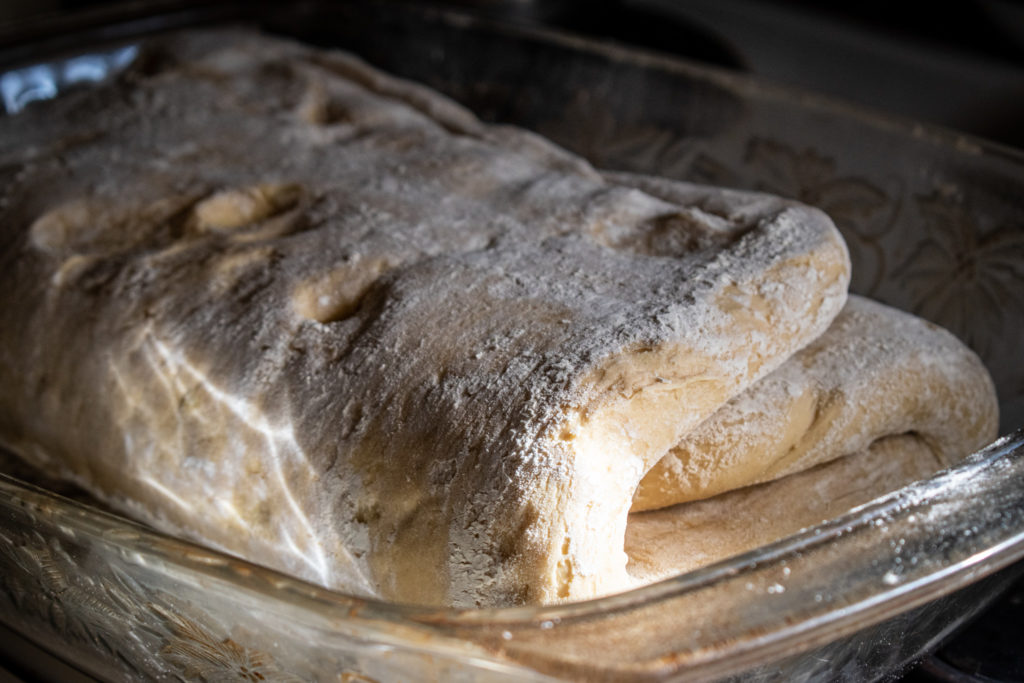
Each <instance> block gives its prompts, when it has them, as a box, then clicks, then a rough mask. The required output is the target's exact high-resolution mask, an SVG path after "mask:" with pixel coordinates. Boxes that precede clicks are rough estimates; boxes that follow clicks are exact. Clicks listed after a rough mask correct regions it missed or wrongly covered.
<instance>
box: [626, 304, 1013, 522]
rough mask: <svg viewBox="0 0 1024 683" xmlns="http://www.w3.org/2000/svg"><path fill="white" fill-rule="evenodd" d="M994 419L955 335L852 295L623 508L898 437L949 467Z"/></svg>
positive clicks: (974, 361) (773, 474) (742, 481)
mask: <svg viewBox="0 0 1024 683" xmlns="http://www.w3.org/2000/svg"><path fill="white" fill-rule="evenodd" d="M998 415H999V406H998V403H997V402H996V395H995V389H994V387H993V385H992V380H991V378H990V377H989V375H988V373H987V372H986V371H985V368H984V366H983V365H982V364H981V361H980V360H979V359H978V357H977V356H976V355H975V354H974V353H973V352H971V351H970V349H968V348H967V347H966V346H964V345H963V344H962V343H960V342H959V341H958V340H957V339H956V338H955V337H953V335H951V334H950V333H949V332H947V331H945V330H943V329H941V328H939V327H936V326H935V325H932V324H931V323H928V322H925V321H924V320H921V319H920V318H916V317H914V316H912V315H909V314H907V313H903V312H901V311H897V310H895V309H893V308H889V307H887V306H883V305H882V304H879V303H876V302H874V301H870V300H868V299H864V298H861V297H857V296H851V297H850V299H849V301H848V302H847V304H846V307H845V308H844V309H843V311H842V313H840V314H839V316H838V317H837V318H836V320H835V321H834V322H833V323H832V325H831V327H829V329H828V331H827V332H825V334H823V335H822V336H821V337H819V338H818V339H816V340H814V341H813V342H811V344H810V345H808V346H807V347H806V348H804V349H802V350H801V351H799V352H798V353H796V354H795V355H794V356H793V357H792V358H791V359H789V360H788V361H787V362H786V363H785V364H783V365H782V367H780V368H779V369H778V370H776V371H775V372H773V373H772V374H771V375H769V376H768V377H766V378H764V379H763V380H761V381H760V382H758V383H757V384H756V385H754V386H753V387H751V388H750V389H748V390H747V391H746V392H744V393H743V394H741V395H739V396H737V397H735V398H734V399H732V401H730V402H729V404H728V405H726V406H724V407H723V408H722V409H720V410H719V411H718V412H716V413H715V414H714V415H713V416H712V417H711V418H710V419H708V420H707V421H706V422H704V423H703V424H702V425H700V427H699V428H697V429H696V430H694V431H693V432H692V433H691V434H690V435H688V436H687V438H686V439H685V440H684V441H683V442H682V443H680V444H679V445H678V446H676V447H675V448H673V449H672V450H671V451H670V452H669V453H668V454H667V455H666V456H665V457H664V458H662V460H661V461H660V462H659V463H658V464H657V465H655V466H654V467H653V468H652V469H651V470H650V471H649V472H648V473H647V474H646V475H645V476H644V478H643V480H642V481H641V482H640V486H639V487H638V489H637V492H636V495H635V496H634V500H633V508H632V509H633V510H635V511H639V510H651V509H656V508H660V507H666V506H668V505H672V504H675V503H682V502H686V501H691V500H699V499H701V498H708V497H710V496H714V495H716V494H718V493H721V492H724V491H729V490H732V489H735V488H739V487H742V486H748V485H750V484H756V483H760V482H764V481H770V480H772V479H777V478H779V477H783V476H785V475H788V474H792V473H794V472H800V471H802V470H805V469H807V468H809V467H813V466H814V465H818V464H820V463H823V462H828V461H829V460H832V459H834V458H837V457H840V456H843V455H846V454H849V453H857V452H860V451H863V450H865V449H867V448H868V447H869V446H870V445H871V444H872V443H874V442H875V441H876V440H878V439H880V438H883V437H886V436H891V435H896V434H913V435H914V436H915V437H916V438H917V439H919V440H920V441H921V442H923V443H924V444H926V445H927V446H928V448H929V449H930V451H931V452H932V454H933V458H934V459H935V461H936V462H938V463H939V464H940V465H942V466H948V465H950V464H952V463H953V462H955V461H956V460H958V459H959V458H961V457H962V456H964V455H966V454H968V453H971V452H973V451H974V450H976V449H978V448H980V447H981V446H983V445H985V444H987V443H988V442H989V441H991V440H992V439H993V438H995V435H996V432H997V430H998V426H999V425H998Z"/></svg>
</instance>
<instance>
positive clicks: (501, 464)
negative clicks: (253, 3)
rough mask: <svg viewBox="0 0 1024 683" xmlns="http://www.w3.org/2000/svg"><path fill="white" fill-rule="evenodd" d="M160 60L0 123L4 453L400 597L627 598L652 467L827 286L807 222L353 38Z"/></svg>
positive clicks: (247, 43)
mask: <svg viewBox="0 0 1024 683" xmlns="http://www.w3.org/2000/svg"><path fill="white" fill-rule="evenodd" d="M163 52H164V53H166V54H171V55H174V59H173V60H172V61H171V62H170V63H169V64H168V63H161V62H160V61H159V60H158V59H157V60H155V59H143V60H142V62H141V63H142V65H143V67H144V68H140V69H138V70H136V71H134V72H132V73H131V74H129V76H128V77H127V78H126V79H124V81H123V82H122V83H120V84H118V86H117V87H111V88H97V89H94V90H90V91H87V92H83V93H78V94H75V95H71V96H68V97H64V98H61V99H59V100H57V101H54V102H51V103H43V104H40V105H37V106H34V107H32V108H30V109H29V110H28V111H27V112H26V113H25V114H24V115H21V116H16V117H11V118H9V119H7V120H5V121H3V122H0V159H2V163H0V167H2V168H3V169H6V171H5V172H6V173H7V176H8V182H7V183H6V185H7V189H8V192H7V195H6V203H5V204H4V205H3V207H2V211H3V213H2V219H0V220H2V225H3V241H2V253H0V287H2V291H4V292H5V295H4V300H3V304H2V307H0V359H2V363H0V386H2V387H3V390H2V392H0V438H2V440H3V442H4V443H5V444H7V445H8V446H10V447H11V448H12V449H13V450H15V451H17V452H18V453H20V454H22V455H23V456H24V457H26V458H27V459H29V460H31V461H33V462H35V463H37V464H39V465H41V466H44V467H46V468H48V469H50V470H54V471H59V472H61V473H62V474H63V475H64V476H66V477H69V478H71V479H73V480H75V481H77V482H79V483H81V484H82V485H84V486H85V487H87V488H88V489H90V490H91V491H93V492H94V493H96V494H97V495H98V496H99V497H101V498H102V499H103V500H105V501H107V502H108V503H109V504H111V505H113V506H115V507H117V508H120V509H123V510H126V511H128V512H129V513H131V514H132V515H134V516H136V517H138V518H140V519H143V520H145V521H147V522H149V523H150V524H153V525H155V526H157V527H159V528H162V529H166V530H169V531H171V532H173V533H177V534H181V535H184V536H186V537H190V538H194V539H199V540H201V541H203V542H205V543H208V544H210V545H213V546H215V547H219V548H222V549H225V550H227V551H230V552H233V553H236V554H238V555H241V556H244V557H246V558H249V559H251V560H254V561H256V562H260V563H263V564H266V565H268V566H271V567H275V568H278V569H282V570H285V571H288V572H290V573H293V574H296V575H298V576H302V577H305V578H308V579H310V580H313V581H315V582H318V583H321V584H324V585H328V586H332V587H335V588H339V589H343V590H346V591H349V592H353V593H358V594H364V595H377V596H381V597H384V598H387V599H389V600H396V601H405V602H417V603H431V604H438V603H447V604H457V605H503V604H519V603H529V602H554V601H561V600H572V599H579V598H585V597H589V596H593V595H598V594H603V593H609V592H613V591H617V590H621V589H623V588H626V587H629V586H631V585H632V579H631V578H630V576H629V573H628V571H627V567H626V565H627V557H626V555H625V553H624V552H623V544H624V538H625V530H626V529H625V528H626V521H627V516H628V510H629V507H630V504H631V501H632V497H633V493H634V490H635V489H636V486H637V484H638V483H639V481H640V479H641V477H642V476H643V475H644V473H645V472H646V471H647V470H648V469H649V468H650V467H651V466H652V465H653V464H654V463H656V462H657V461H659V460H660V459H661V458H662V456H663V455H665V453H666V452H667V451H668V449H669V448H670V447H671V446H673V445H674V444H676V443H678V442H679V441H680V439H681V438H682V437H683V436H684V435H685V434H686V433H687V432H688V431H690V430H691V429H692V428H693V427H694V426H696V425H697V424H699V423H701V422H702V421H703V420H704V419H705V418H707V417H708V416H709V415H711V414H712V413H713V412H714V411H715V410H716V409H717V408H718V407H719V406H721V405H722V404H723V403H724V402H725V401H727V400H728V399H729V398H730V397H732V396H734V395H736V394H738V393H739V392H741V391H743V390H744V389H745V388H746V387H748V386H749V385H750V384H751V383H752V382H754V381H756V380H757V379H758V378H760V377H761V376H763V375H764V374H766V373H768V372H770V371H771V370H773V369H774V368H775V367H777V366H778V365H779V364H780V363H782V362H783V361H784V359H786V358H787V357H789V356H790V355H791V354H792V353H793V352H794V351H796V350H797V349H799V348H801V347H803V346H804V345H806V344H807V343H808V342H810V341H811V340H812V339H814V338H816V337H817V336H818V335H820V334H821V333H822V332H823V331H824V330H825V329H826V328H827V326H828V325H829V323H830V321H831V320H832V318H833V317H834V316H835V315H836V314H837V313H838V311H839V310H840V308H841V307H842V305H843V302H844V300H845V291H846V285H847V282H848V275H849V273H848V269H849V265H848V258H847V253H846V249H845V246H844V245H843V243H842V240H841V238H840V237H839V235H838V233H837V232H836V230H835V228H834V227H833V226H832V224H831V222H830V221H829V220H828V219H827V218H826V217H825V216H824V214H822V213H821V212H819V211H817V210H815V209H811V208H808V207H804V206H801V205H798V204H795V203H792V202H787V201H783V200H780V199H777V198H773V197H768V196H765V195H751V194H742V193H727V192H720V191H717V190H714V189H708V188H699V187H695V186H689V185H682V184H673V185H671V186H672V187H673V188H675V189H676V191H678V192H680V193H682V194H684V195H685V196H686V197H687V198H688V201H687V202H686V203H679V202H674V201H671V200H666V199H662V198H658V197H656V196H653V195H651V194H648V193H645V192H642V191H640V190H637V189H635V188H631V187H628V186H627V185H624V184H621V183H616V182H611V181H608V180H606V179H604V178H603V177H602V176H600V175H599V174H597V173H596V172H594V171H593V170H592V169H590V168H589V167H588V166H587V164H586V163H585V162H583V161H582V160H580V159H578V158H576V157H574V156H572V155H570V154H568V153H567V152H565V151H563V150H560V149H558V148H556V147H554V146H552V145H551V144H549V143H547V142H545V141H543V140H542V139H540V138H538V137H536V136H533V135H531V134H529V133H526V132H524V131H521V130H517V129H512V128H505V127H493V126H485V125H483V124H481V123H480V122H478V121H477V120H476V119H475V118H473V117H472V115H470V114H469V113H468V112H466V111H464V110H463V109H461V108H460V107H458V106H457V105H455V104H453V103H452V102H450V101H448V100H446V99H444V98H442V97H441V96H439V95H436V94H434V93H431V92H429V91H426V90H424V89H423V88H421V87H418V86H413V85H410V84H407V83H404V82H401V81H398V80H396V79H393V78H390V77H388V76H385V75H383V74H380V73H378V72H376V71H374V70H373V69H371V68H369V67H367V66H365V65H363V64H362V63H360V62H358V61H357V60H355V59H353V58H351V57H349V56H346V55H343V54H340V53H333V52H320V51H316V50H314V49H311V48H306V47H302V46H300V45H296V44H292V43H288V42H284V41H278V40H272V39H269V38H264V37H260V36H256V35H252V34H246V33H223V32H213V33H194V34H189V35H184V36H178V37H175V38H172V39H169V40H168V41H167V42H166V43H164V46H163Z"/></svg>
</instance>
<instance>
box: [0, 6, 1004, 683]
mask: <svg viewBox="0 0 1024 683" xmlns="http://www.w3.org/2000/svg"><path fill="white" fill-rule="evenodd" d="M220 22H244V23H248V24H253V25H257V26H260V27H262V28H264V29H266V30H268V31H271V32H275V33H281V34H285V35H292V36H296V37H299V38H301V39H304V40H307V41H310V42H314V43H317V44H321V45H330V46H335V47H341V48H345V49H349V50H352V51H354V52H356V53H357V54H360V55H362V56H363V57H365V58H366V59H367V60H368V61H370V62H371V63H374V64H376V65H378V66H381V67H382V68H384V69H386V70H389V71H391V72H394V73H397V74H399V75H402V76H406V77H409V78H413V79H415V80H419V81H421V82H424V83H426V84H427V85H430V86H432V87H434V88H437V89H439V90H441V91H443V92H446V93H447V94H449V95H451V96H453V97H454V98H456V99H458V100H460V101H461V102H463V103H464V104H467V105H468V106H469V107H470V108H471V109H473V110H474V111H476V112H478V113H479V114H480V115H481V116H482V117H484V118H485V119H488V120H498V121H502V122H509V123H515V124H519V125H523V126H526V127H529V128H532V129H534V130H537V131H539V132H541V133H543V134H545V135H547V136H548V137H551V138H553V139H554V140H555V141H557V142H559V143H560V144H562V145H564V146H567V147H569V148H571V149H573V150H574V151H576V152H578V153H580V154H583V155H584V156H586V157H588V158H589V159H590V160H591V161H593V162H594V163H595V164H596V165H598V166H600V167H602V168H613V169H618V170H627V171H639V172H645V173H657V174H662V175H667V176H671V177H677V178H684V179H689V180H698V181H704V182H714V183H716V184H724V185H731V186H736V187H745V188H754V189H765V190H769V191H773V192H776V193H779V194H783V195H788V196H793V197H796V198H799V199H802V200H804V201H807V202H809V203H812V204H816V205H818V206H821V207H822V208H824V209H826V210H827V211H829V212H830V213H831V214H832V216H833V217H834V219H835V220H836V222H837V224H838V225H839V226H840V228H841V229H842V230H843V232H844V235H845V236H846V238H847V241H848V243H849V244H850V248H851V254H852V257H853V261H854V273H855V281H854V289H855V290H856V291H858V292H859V293H863V294H867V295H869V296H872V297H874V298H877V299H881V300H883V301H886V302H888V303H890V304H893V305H896V306H899V307H902V308H905V309H908V310H912V311H915V312H917V313H919V314H921V315H923V316H925V317H929V318H931V319H933V320H936V321H937V322H939V323H940V324H943V325H945V326H946V327H948V328H950V329H951V330H952V331H954V332H956V333H957V334H959V335H960V336H961V337H962V338H963V339H965V340H966V341H967V342H968V343H970V344H971V345H972V346H973V347H974V348H975V349H976V350H977V351H978V352H979V353H980V354H981V356H982V358H983V359H984V360H985V362H986V364H987V365H988V367H989V369H990V370H991V371H992V373H993V375H994V377H995V378H996V381H997V384H998V389H999V392H1000V397H1001V407H1002V411H1003V417H1002V425H1003V433H1005V434H1008V436H1005V437H1003V438H1002V439H1000V440H999V441H997V442H996V443H994V444H992V445H991V446H990V447H988V448H986V449H984V450H983V451H980V452H979V453H976V454H974V455H972V456H971V457H970V458H968V459H967V460H966V461H965V462H964V463H962V464H960V465H958V466H957V467H955V468H953V469H951V470H948V471H946V472H943V473H940V474H939V475H937V476H936V477H934V478H932V479H929V480H927V481H923V482H919V483H917V484H913V485H911V486H908V487H906V488H904V489H901V490H899V491H897V492H894V493H892V494H890V495H888V496H886V497H883V498H880V499H878V500H876V501H874V502H872V503H870V504H868V505H865V506H862V507H860V508H857V509H855V510H853V511H851V512H849V513H847V514H845V515H843V516H841V517H839V518H837V519H835V520H832V521H830V522H828V523H825V524H822V525H820V526H817V527H815V528H812V529H808V530H805V531H803V532H801V533H799V534H797V535H795V536H793V537H790V538H787V539H785V540H782V541H780V542H777V543H774V544H771V545H768V546H765V547H762V548H759V549H757V550H755V551H752V552H750V553H746V554H744V555H741V556H738V557H735V558H732V559H729V560H727V561H724V562H721V563H718V564H715V565H713V566H710V567H706V568H703V569H700V570H697V571H693V572H690V573H687V574H684V575H681V576H678V577H675V578H673V579H670V580H667V581H663V582H661V583H658V584H654V585H651V586H648V587H645V588H641V589H636V590H633V591H630V592H628V593H624V594H621V595H616V596H611V597H607V598H602V599H598V600H592V601H588V602H583V603H577V604H572V605H564V606H554V607H543V608H515V609H498V610H445V609H428V608H422V607H409V606H403V605H394V604H387V603H381V602H375V601H368V600H360V599H354V598H350V597H347V596H344V595H340V594H338V593H335V592H331V591H328V590H325V589H322V588H318V587H315V586H312V585H310V584H307V583H303V582H301V581H298V580H295V579H292V578H289V577H287V576H284V575H281V574H279V573H275V572H272V571H269V570H266V569H263V568H261V567H257V566H254V565H251V564H249V563H246V562H243V561H241V560H238V559H235V558H232V557H229V556H226V555H223V554H220V553H217V552H214V551H210V550H207V549H204V548H201V547H198V546H196V545H193V544H189V543H186V542H183V541H180V540H176V539H173V538H169V537H167V536H164V535H161V534H159V533H156V532H153V531H151V530H149V529H147V528H144V527H142V526H140V525H138V524H135V523H133V522H130V521H127V520H125V519H123V518H120V517H117V516H114V515H111V514H108V513H106V512H104V511H102V510H100V509H99V508H98V507H97V506H95V505H92V504H89V503H88V502H86V503H83V502H76V501H73V500H70V499H68V498H65V497H60V496H58V495H55V494H54V492H53V491H52V490H44V489H41V488H37V487H35V486H32V485H31V484H28V483H26V482H25V481H22V480H18V479H14V478H10V477H7V476H3V475H0V490H2V496H0V621H2V622H3V624H4V625H5V626H6V627H7V628H9V629H11V630H13V631H14V632H15V633H17V634H19V635H20V636H22V637H24V638H26V639H28V640H29V641H32V642H35V643H38V644H39V645H40V646H42V647H43V648H45V649H46V650H47V651H49V652H50V653H51V654H53V655H54V656H55V657H57V658H59V659H60V660H62V661H64V662H67V663H70V664H71V665H72V666H74V667H75V668H76V669H78V670H80V671H82V672H85V673H87V674H89V675H92V676H96V677H99V678H105V679H124V678H139V677H142V678H168V679H184V680H193V679H195V680H225V679H232V678H239V679H242V680H269V681H276V680H332V681H362V680H409V679H437V680H445V681H448V680H453V681H460V680H550V679H588V680H589V679H606V680H620V679H629V680H690V679H700V680H706V679H720V678H721V679H729V678H734V677H742V678H744V679H745V680H746V679H753V680H813V679H828V680H843V679H846V680H865V679H872V678H877V677H879V676H884V675H886V674H888V673H890V672H893V671H896V670H899V668H900V667H901V666H903V665H904V664H905V663H906V662H908V661H911V660H913V659H914V658H915V657H917V656H919V655H920V653H922V652H923V651H925V650H927V649H928V648H929V647H931V646H932V645H933V644H934V643H935V642H936V641H937V640H938V639H940V638H942V637H943V636H944V635H946V634H947V633H949V632H950V631H951V630H952V629H954V628H955V627H956V626H957V625H959V624H960V623H962V622H963V621H964V620H966V619H968V618H970V617H971V616H972V614H974V613H975V612H976V611H977V610H979V609H981V608H982V607H983V606H984V605H985V603H986V601H987V600H989V599H990V598H991V597H992V596H994V595H996V594H997V593H998V591H999V590H1000V589H1001V587H1002V586H1003V585H1005V584H1006V583H1007V582H1008V581H1009V580H1011V579H1012V578H1013V576H1015V573H1016V569H1017V567H1019V566H1020V565H1016V566H1014V567H1010V570H1009V571H999V570H1000V569H1003V568H1005V567H1009V566H1010V565H1012V564H1013V563H1014V562H1015V561H1016V560H1018V559H1020V558H1021V556H1022V555H1024V431H1016V432H1013V429H1015V428H1017V427H1019V426H1021V425H1024V364H1022V363H1020V355H1019V353H1020V352H1019V348H1018V341H1019V340H1020V339H1021V338H1024V336H1022V332H1024V306H1022V304H1021V303H1020V302H1019V300H1018V299H1019V298H1020V297H1018V296H1013V294H1014V293H1015V292H1017V293H1019V292H1021V291H1022V288H1021V284H1022V283H1024V155H1022V154H1020V153H1018V152H1016V151H1014V150H1010V149H1005V148H1000V147H998V146H996V145H992V144H989V143H986V142H983V141H979V140H976V139H972V138H968V137H965V136H960V135H957V134H955V133H952V132H948V131H943V130H940V129H936V128H932V127H928V126H923V125H918V124H914V123H911V122H904V121H899V120H895V119H891V118H888V117H884V116H880V115H877V114H873V113H870V112H864V111H861V110H856V109H853V108H850V107H847V106H844V105H842V104H838V103H835V102H832V101H828V100H825V99H822V98H818V97H815V96H812V95H808V94H804V93H799V92H795V91H792V90H787V89H783V88H778V87H774V86H772V85H769V84H765V83H761V82H758V81H755V80H752V79H750V78H746V77H743V76H740V75H737V74H732V73H728V72H722V71H716V70H713V69H709V68H705V67H701V66H697V65H694V64H690V63H687V62H685V61H683V60H679V59H676V58H666V57H662V56H658V55H654V54H650V53H645V52H643V51H637V50H631V49H625V48H622V47H617V46H613V45H609V44H605V43H600V42H594V41H589V40H584V39H579V38H576V37H571V36H567V35H562V34H558V33H552V32H546V31H540V30H536V29H530V28H526V27H521V26H514V25H508V24H500V23H490V22H485V21H480V20H476V19H472V18H470V17H468V16H464V15H460V14H456V13H449V12H444V11H439V10H436V9H431V8H425V7H423V6H418V5H407V4H399V3H393V2H349V3H344V4H337V3H323V2H298V3H293V4H290V5H289V6H288V7H287V8H286V9H282V8H280V7H266V6H252V5H249V4H247V3H230V2H226V3H216V4H210V3H202V4H189V3H185V4H182V3H174V4H171V5H166V4H165V5H161V6H160V9H159V10H155V9H154V8H153V6H149V7H141V6H140V5H129V6H126V7H122V8H116V9H114V10H105V11H104V12H102V13H92V14H86V15H78V16H72V17H62V18H59V19H56V20H54V19H47V20H42V21H37V22H34V23H31V24H23V25H21V26H19V27H16V28H12V29H10V30H8V31H7V32H6V33H5V34H3V35H0V45H2V47H0V68H2V69H3V71H4V74H3V76H2V79H0V90H2V91H3V92H2V94H3V97H4V101H5V104H6V106H7V107H8V109H9V110H14V109H17V108H19V107H20V106H22V105H23V104H24V103H25V102H26V101H28V100H31V99H33V98H38V97H46V96H51V95H54V94H57V93H59V92H60V91H61V89H63V88H65V87H89V86H88V84H89V83H91V82H94V81H96V80H98V79H102V78H103V77H105V76H106V75H107V74H108V73H109V72H111V71H115V70H117V69H119V68H122V67H123V66H124V65H125V64H126V63H128V62H130V61H131V59H133V58H134V56H135V55H136V51H135V48H136V46H137V44H138V42H139V41H140V40H142V39H143V38H144V36H145V35H146V34H148V33H151V32H154V31H164V30H169V29H174V28H179V27H185V26H194V25H210V24H212V23H220ZM69 65H77V66H75V67H74V68H71V66H69ZM83 65H85V66H83ZM90 65H91V66H90ZM90 69H91V70H90ZM75 74H78V75H79V76H77V77H76V76H75ZM82 74H85V75H84V76H83V75H82ZM17 473H18V474H19V476H20V477H21V479H31V478H32V475H30V474H25V473H24V472H22V471H19V472H17ZM52 488H53V487H51V489H52Z"/></svg>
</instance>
